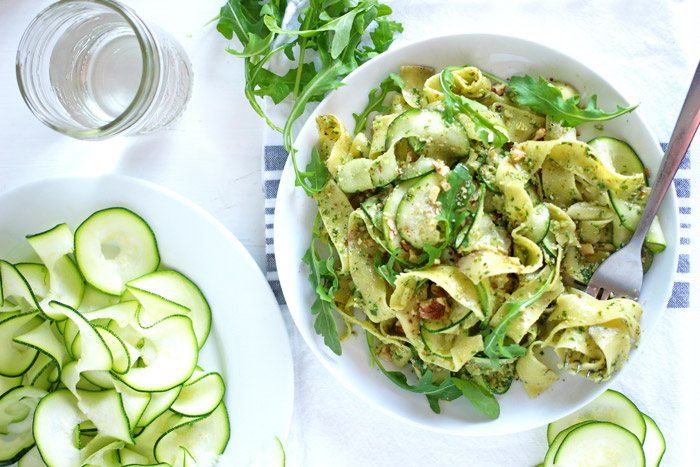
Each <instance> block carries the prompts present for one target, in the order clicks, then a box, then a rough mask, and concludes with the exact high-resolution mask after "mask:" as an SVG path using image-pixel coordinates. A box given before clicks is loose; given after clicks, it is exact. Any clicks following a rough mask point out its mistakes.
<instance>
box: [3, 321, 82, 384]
mask: <svg viewBox="0 0 700 467" xmlns="http://www.w3.org/2000/svg"><path fill="white" fill-rule="evenodd" d="M13 340H14V341H15V342H16V343H18V344H23V345H26V346H27V347H30V348H33V349H37V350H39V351H41V352H42V353H43V354H45V355H47V356H48V357H49V358H50V359H51V360H52V361H53V362H54V363H55V364H56V368H58V375H59V377H60V374H61V368H62V366H63V363H64V362H65V361H67V360H68V352H67V351H66V347H65V345H64V343H63V342H62V341H60V340H59V338H57V337H56V334H54V332H53V331H52V330H51V322H50V321H44V322H43V323H41V324H40V325H38V326H37V327H35V328H33V329H31V330H30V331H28V332H25V333H23V334H20V335H17V336H15V337H14V339H13Z"/></svg>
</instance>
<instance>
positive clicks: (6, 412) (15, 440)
mask: <svg viewBox="0 0 700 467" xmlns="http://www.w3.org/2000/svg"><path fill="white" fill-rule="evenodd" d="M46 394H47V392H46V391H44V390H42V389H37V388H34V387H31V386H18V387H16V388H13V389H11V390H9V391H7V392H6V393H5V394H3V395H2V396H1V397H0V465H10V464H12V463H14V462H16V461H17V460H19V459H20V458H21V457H22V456H24V454H25V453H26V452H27V451H29V450H30V449H31V448H32V446H33V445H34V437H33V436H32V422H33V420H34V412H35V410H36V407H37V405H38V404H39V401H40V400H41V399H42V398H43V397H44V396H46Z"/></svg>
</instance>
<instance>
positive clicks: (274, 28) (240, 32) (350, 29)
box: [217, 0, 403, 196]
mask: <svg viewBox="0 0 700 467" xmlns="http://www.w3.org/2000/svg"><path fill="white" fill-rule="evenodd" d="M287 3H288V2H287V1H286V0H228V1H227V2H226V4H224V6H223V7H222V8H221V13H220V15H219V18H218V20H219V21H218V23H217V30H218V31H219V32H220V33H221V34H222V35H224V37H226V38H228V39H232V38H233V37H234V36H235V37H236V38H237V39H238V40H239V42H240V43H241V44H242V46H243V50H241V51H237V50H233V49H231V48H228V49H227V50H228V51H229V52H230V53H231V54H233V55H235V56H238V57H242V58H243V59H244V60H245V62H244V63H245V80H246V85H245V96H246V98H247V99H248V101H249V102H250V105H251V107H252V108H253V109H254V110H255V112H256V113H257V114H258V115H260V116H261V117H262V118H264V119H265V121H266V122H267V124H268V125H269V126H270V128H272V129H274V130H276V131H279V132H280V133H283V135H284V137H283V138H284V145H285V149H286V150H287V152H288V153H289V154H290V156H291V158H292V163H293V165H294V171H295V175H296V184H297V185H298V186H301V187H302V188H303V189H304V191H305V192H306V193H307V195H309V196H311V195H313V194H316V193H318V192H319V191H320V189H321V188H322V187H323V185H322V184H320V183H314V182H310V180H311V179H317V180H323V179H324V177H325V176H326V174H325V172H324V173H320V174H315V175H314V174H313V173H311V170H310V169H309V168H307V170H306V171H305V172H304V171H301V170H300V168H299V167H298V165H297V163H296V149H295V148H294V138H293V132H292V127H293V124H294V122H295V121H296V120H297V119H298V118H299V117H300V116H301V115H302V114H303V113H304V110H305V108H306V105H307V104H308V103H309V102H315V101H319V100H321V99H322V98H323V97H324V96H325V95H326V93H328V92H329V91H331V90H333V89H335V88H337V87H339V86H341V85H342V83H341V80H342V79H343V78H344V77H345V76H346V75H347V74H348V73H350V72H351V71H352V70H354V69H355V68H357V67H358V66H359V65H361V64H362V63H364V62H366V61H367V60H369V59H370V58H372V57H374V56H376V55H378V54H380V53H382V52H384V51H385V50H386V49H387V48H388V47H389V45H390V44H391V43H392V42H393V40H394V35H395V34H397V33H400V32H402V31H403V27H402V26H401V25H400V24H399V23H396V22H393V21H390V20H388V19H387V18H386V17H387V16H388V15H389V14H391V8H389V7H388V6H386V5H384V4H382V3H379V2H378V1H377V0H362V1H357V0H353V1H348V0H310V2H309V6H308V7H306V8H303V9H302V10H301V11H300V12H299V15H298V20H299V24H300V26H299V29H296V30H284V29H282V27H281V24H282V21H283V18H284V13H285V10H286V8H287ZM372 25H375V27H374V29H373V30H371V31H370V33H369V36H370V39H371V42H372V45H371V46H369V45H367V46H362V47H361V46H360V43H361V41H362V39H363V37H364V35H365V32H366V31H368V30H370V28H371V27H372ZM279 36H286V37H287V38H288V41H287V42H286V43H283V44H281V45H275V44H276V43H277V41H275V39H276V38H278V37H279ZM309 51H311V52H314V53H315V54H316V55H317V57H318V59H319V60H320V67H318V68H317V67H316V65H315V64H314V60H313V58H314V57H308V55H307V52H309ZM279 52H283V53H284V55H285V56H286V58H287V59H288V61H289V62H291V63H290V66H289V71H288V72H287V73H286V74H284V75H278V74H276V73H274V72H272V71H271V70H270V69H269V67H268V63H269V60H270V59H271V58H272V57H274V56H276V55H277V54H279ZM295 52H296V54H295ZM309 58H311V59H309ZM288 96H291V97H292V99H293V100H294V104H293V106H292V109H291V111H290V113H289V116H288V117H287V120H286V122H285V124H284V125H283V126H282V127H279V126H278V125H277V124H276V123H275V122H273V121H272V120H271V119H270V118H269V116H268V115H266V114H265V112H264V110H263V109H262V106H261V105H260V102H259V101H258V99H259V98H263V97H270V98H271V99H272V101H273V102H274V103H275V104H277V103H279V102H281V101H282V100H284V99H285V98H287V97H288ZM310 165H311V166H313V167H316V168H318V169H319V170H325V168H323V169H322V168H321V166H320V165H318V164H315V163H313V161H312V164H310Z"/></svg>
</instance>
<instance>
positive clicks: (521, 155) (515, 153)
mask: <svg viewBox="0 0 700 467" xmlns="http://www.w3.org/2000/svg"><path fill="white" fill-rule="evenodd" d="M525 156H527V153H526V152H525V151H523V150H522V148H521V147H520V146H513V149H511V150H510V159H511V160H512V161H513V162H518V161H521V160H523V159H525Z"/></svg>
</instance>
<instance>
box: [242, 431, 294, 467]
mask: <svg viewBox="0 0 700 467" xmlns="http://www.w3.org/2000/svg"><path fill="white" fill-rule="evenodd" d="M286 462H287V460H286V455H285V453H284V446H282V441H280V439H279V438H277V437H275V439H274V441H273V442H271V443H270V444H269V446H267V447H266V448H265V450H264V451H263V452H262V453H261V454H260V455H258V456H256V457H255V458H254V459H253V460H252V461H251V463H250V465H249V466H248V467H284V466H285V464H286Z"/></svg>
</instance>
